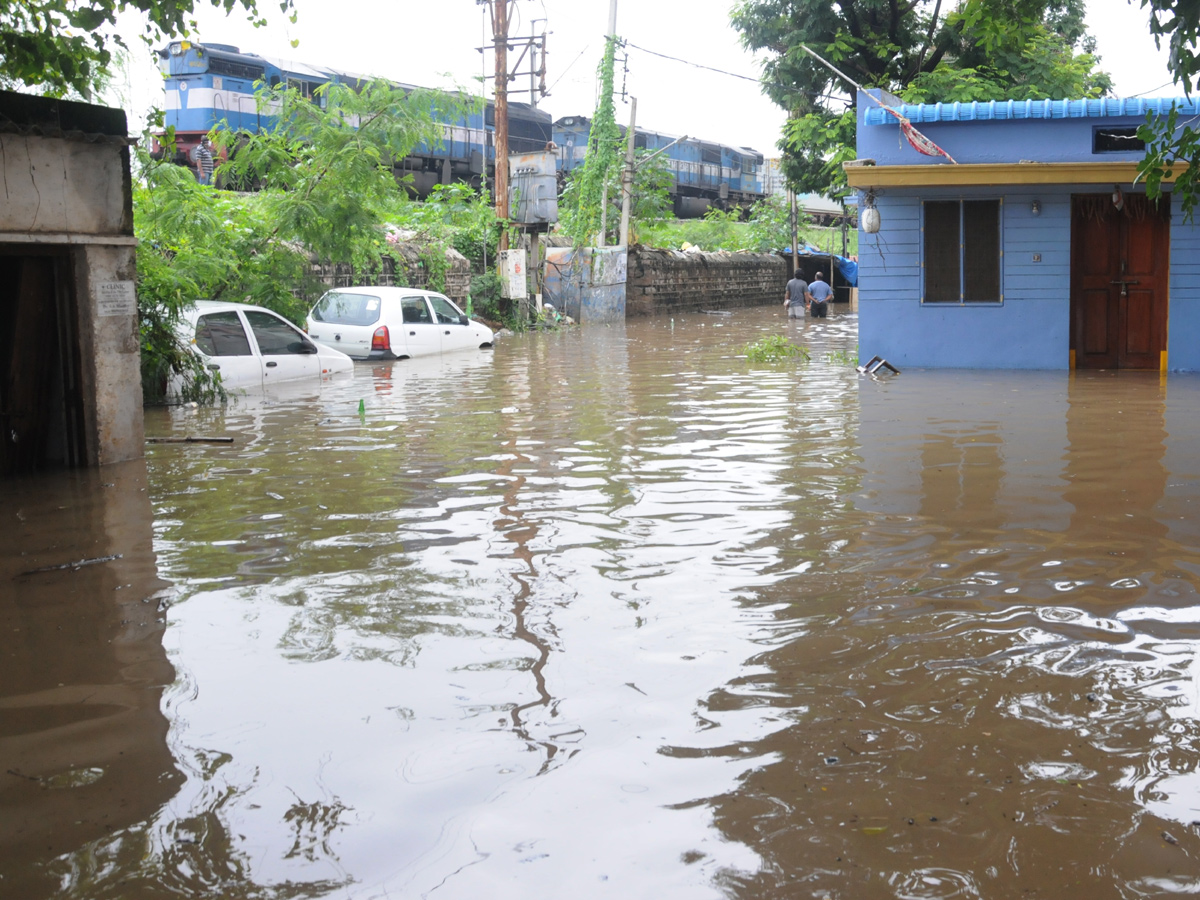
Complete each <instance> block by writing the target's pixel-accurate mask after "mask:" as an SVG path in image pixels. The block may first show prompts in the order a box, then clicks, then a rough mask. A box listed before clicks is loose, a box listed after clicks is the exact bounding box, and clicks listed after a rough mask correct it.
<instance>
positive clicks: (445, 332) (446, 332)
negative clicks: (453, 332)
mask: <svg viewBox="0 0 1200 900" xmlns="http://www.w3.org/2000/svg"><path fill="white" fill-rule="evenodd" d="M449 333H450V330H449V329H446V330H445V331H443V332H442V334H449Z"/></svg>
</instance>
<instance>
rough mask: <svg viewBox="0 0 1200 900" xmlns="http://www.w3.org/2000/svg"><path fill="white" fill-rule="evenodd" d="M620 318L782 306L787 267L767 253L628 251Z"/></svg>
mask: <svg viewBox="0 0 1200 900" xmlns="http://www.w3.org/2000/svg"><path fill="white" fill-rule="evenodd" d="M628 271H629V275H628V283H627V286H626V295H625V317H626V318H633V317H634V316H661V315H670V314H674V313H683V312H698V311H700V310H702V309H737V308H744V307H748V306H766V305H767V304H771V303H778V304H782V303H783V291H784V288H785V287H786V285H787V280H788V271H787V263H786V262H785V261H784V260H782V259H780V258H779V257H778V256H774V255H773V254H770V253H725V252H721V253H684V252H682V251H679V250H655V249H652V248H649V247H631V248H630V250H629V270H628Z"/></svg>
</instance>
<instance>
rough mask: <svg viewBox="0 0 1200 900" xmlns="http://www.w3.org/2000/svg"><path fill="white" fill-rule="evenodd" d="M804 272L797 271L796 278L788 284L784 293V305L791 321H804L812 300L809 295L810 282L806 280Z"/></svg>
mask: <svg viewBox="0 0 1200 900" xmlns="http://www.w3.org/2000/svg"><path fill="white" fill-rule="evenodd" d="M803 274H804V273H803V272H801V271H800V270H799V269H797V270H796V277H795V278H793V279H792V280H791V281H789V282H788V283H787V288H786V289H785V290H784V292H783V305H784V308H785V309H786V310H787V314H788V318H789V319H803V318H804V310H805V309H806V308H807V306H808V301H809V300H810V299H811V298H810V297H809V293H808V282H807V281H805V280H804V278H803V277H802V276H803Z"/></svg>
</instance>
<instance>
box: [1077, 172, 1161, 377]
mask: <svg viewBox="0 0 1200 900" xmlns="http://www.w3.org/2000/svg"><path fill="white" fill-rule="evenodd" d="M1071 200H1072V202H1071V349H1072V350H1074V351H1075V365H1076V366H1077V367H1078V368H1091V369H1157V368H1159V366H1160V360H1161V355H1162V351H1164V350H1166V349H1167V267H1168V260H1169V253H1168V244H1169V241H1170V233H1171V231H1170V222H1171V217H1170V198H1169V197H1163V198H1161V199H1160V200H1159V201H1158V202H1157V203H1153V202H1151V201H1148V200H1147V199H1146V197H1145V196H1144V195H1141V194H1128V195H1126V196H1125V198H1124V206H1123V208H1122V209H1120V210H1118V209H1117V208H1116V207H1115V206H1114V205H1113V202H1112V195H1111V194H1083V195H1076V196H1074V197H1072V198H1071Z"/></svg>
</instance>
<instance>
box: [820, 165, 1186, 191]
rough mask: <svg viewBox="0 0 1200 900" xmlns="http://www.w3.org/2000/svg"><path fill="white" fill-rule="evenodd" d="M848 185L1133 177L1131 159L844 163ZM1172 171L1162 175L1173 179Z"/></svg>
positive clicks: (1112, 180) (1061, 181) (1119, 181)
mask: <svg viewBox="0 0 1200 900" xmlns="http://www.w3.org/2000/svg"><path fill="white" fill-rule="evenodd" d="M843 167H844V168H845V170H846V180H847V181H848V182H849V183H850V187H852V188H874V187H941V186H950V187H953V186H958V185H964V186H966V185H972V186H977V185H1011V184H1132V183H1133V181H1134V179H1135V178H1137V163H1133V162H1070V163H967V164H962V165H954V164H951V163H947V164H945V165H927V166H856V165H853V164H851V163H844V164H843ZM1184 167H1185V164H1183V163H1179V164H1177V165H1176V168H1175V174H1174V175H1173V176H1172V177H1171V178H1164V179H1163V181H1165V182H1173V181H1174V180H1175V178H1176V177H1178V175H1179V172H1180V171H1182V169H1183V168H1184Z"/></svg>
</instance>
